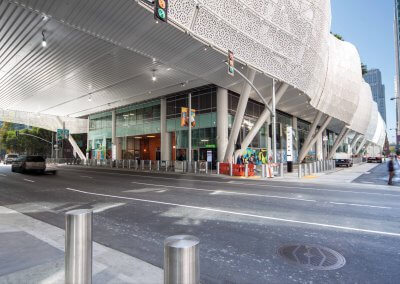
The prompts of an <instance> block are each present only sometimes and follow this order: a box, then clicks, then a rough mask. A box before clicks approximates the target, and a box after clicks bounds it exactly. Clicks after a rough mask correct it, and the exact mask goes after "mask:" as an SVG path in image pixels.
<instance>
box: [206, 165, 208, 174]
mask: <svg viewBox="0 0 400 284" xmlns="http://www.w3.org/2000/svg"><path fill="white" fill-rule="evenodd" d="M206 174H208V162H206Z"/></svg>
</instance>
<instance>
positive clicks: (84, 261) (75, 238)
mask: <svg viewBox="0 0 400 284" xmlns="http://www.w3.org/2000/svg"><path fill="white" fill-rule="evenodd" d="M92 216H93V213H92V211H91V210H87V209H81V210H72V211H69V212H67V213H66V215H65V283H68V284H87V283H88V284H90V283H92V257H93V243H92V224H93V223H92Z"/></svg>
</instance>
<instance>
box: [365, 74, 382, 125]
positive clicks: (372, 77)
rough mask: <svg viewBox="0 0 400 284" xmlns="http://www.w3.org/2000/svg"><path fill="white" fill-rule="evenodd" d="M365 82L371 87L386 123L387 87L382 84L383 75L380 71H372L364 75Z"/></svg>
mask: <svg viewBox="0 0 400 284" xmlns="http://www.w3.org/2000/svg"><path fill="white" fill-rule="evenodd" d="M364 80H365V81H366V82H367V83H368V84H369V85H370V86H371V90H372V96H373V97H374V101H375V102H376V103H377V104H378V110H379V112H380V114H381V116H382V118H383V120H384V121H385V122H386V98H385V97H386V96H385V85H383V84H382V74H381V71H380V70H379V69H371V70H369V71H368V73H367V74H365V75H364Z"/></svg>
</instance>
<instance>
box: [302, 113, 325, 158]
mask: <svg viewBox="0 0 400 284" xmlns="http://www.w3.org/2000/svg"><path fill="white" fill-rule="evenodd" d="M331 120H332V117H331V116H328V117H327V118H326V119H325V121H324V122H323V124H322V125H321V127H320V128H319V129H318V132H317V133H316V134H315V135H314V136H313V137H312V138H311V141H310V142H309V143H308V145H307V146H306V145H303V147H302V148H301V152H302V153H303V154H302V156H299V163H301V162H303V160H304V158H305V157H306V155H307V153H308V151H310V149H311V147H312V146H313V145H314V144H315V142H317V139H318V137H319V136H320V135H322V132H324V131H325V129H326V128H327V127H328V125H329V123H330V122H331ZM305 146H306V147H305Z"/></svg>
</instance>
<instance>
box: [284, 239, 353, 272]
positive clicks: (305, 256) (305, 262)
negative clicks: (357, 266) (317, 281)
mask: <svg viewBox="0 0 400 284" xmlns="http://www.w3.org/2000/svg"><path fill="white" fill-rule="evenodd" d="M278 254H279V255H280V256H281V257H283V258H284V259H286V260H288V261H289V262H290V263H292V264H295V265H298V266H301V267H305V268H308V269H315V270H334V269H339V268H341V267H343V266H344V265H345V264H346V259H345V258H344V257H343V256H342V255H341V254H340V253H338V252H336V251H334V250H332V249H330V248H326V247H322V246H318V245H286V246H282V247H280V248H279V250H278Z"/></svg>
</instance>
